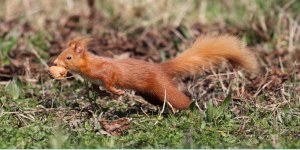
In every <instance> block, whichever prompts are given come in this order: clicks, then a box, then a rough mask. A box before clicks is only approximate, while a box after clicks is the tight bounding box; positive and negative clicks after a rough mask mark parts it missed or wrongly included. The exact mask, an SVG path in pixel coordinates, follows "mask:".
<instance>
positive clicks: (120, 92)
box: [116, 89, 126, 95]
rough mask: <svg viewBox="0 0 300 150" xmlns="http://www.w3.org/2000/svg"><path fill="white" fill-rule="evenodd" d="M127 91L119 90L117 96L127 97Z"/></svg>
mask: <svg viewBox="0 0 300 150" xmlns="http://www.w3.org/2000/svg"><path fill="white" fill-rule="evenodd" d="M125 93H126V92H125V91H124V90H121V89H118V90H117V91H116V94H117V95H125Z"/></svg>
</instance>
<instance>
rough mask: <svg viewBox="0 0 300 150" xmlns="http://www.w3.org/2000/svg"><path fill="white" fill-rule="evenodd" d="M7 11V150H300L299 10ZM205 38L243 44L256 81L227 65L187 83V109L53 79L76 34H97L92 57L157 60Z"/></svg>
mask: <svg viewBox="0 0 300 150" xmlns="http://www.w3.org/2000/svg"><path fill="white" fill-rule="evenodd" d="M0 3H1V8H2V7H3V8H4V9H1V10H0V14H1V15H0V133H1V137H0V148H299V147H300V140H299V139H300V126H299V122H300V97H299V89H300V84H299V81H300V70H299V68H300V67H299V59H300V53H299V50H300V47H299V46H300V45H299V43H300V26H299V13H298V10H299V8H300V2H299V1H292V0H291V1H287V0H282V1H280V0H274V1H263V0H255V1H236V0H228V1H225V0H224V1H217V0H212V1H206V0H202V1H192V0H190V1H180V0H179V1H168V0H162V1H159V2H158V1H154V0H145V1H133V0H128V1H105V0H104V1H96V2H94V1H93V0H88V1H72V0H71V1H59V2H57V1H17V0H13V1H8V0H7V1H2V2H0ZM208 33H209V34H220V33H223V34H224V33H226V34H232V35H236V36H238V37H239V38H241V40H242V41H243V42H244V43H245V44H247V46H248V48H249V49H250V50H251V51H252V52H253V53H254V54H255V55H256V58H257V60H258V62H259V64H260V72H259V73H252V72H247V70H241V69H234V67H233V66H231V65H230V64H222V65H220V66H217V67H216V68H213V69H207V70H205V71H204V72H202V73H200V74H199V75H195V76H191V77H187V78H184V79H180V82H179V84H178V87H179V88H180V89H181V90H182V91H184V92H185V93H186V94H187V95H188V96H189V97H191V99H192V100H193V101H194V103H193V104H192V105H191V108H190V110H184V111H179V112H177V113H173V112H172V111H171V109H169V108H168V107H166V108H165V109H162V108H159V107H156V106H152V105H150V104H148V103H146V102H145V101H144V100H143V99H142V98H141V97H139V96H137V95H135V92H134V91H130V90H126V95H125V96H122V97H118V96H114V95H112V94H110V93H105V92H103V94H100V95H99V94H98V93H96V92H94V91H93V90H92V88H91V87H90V86H91V85H90V83H87V82H85V81H84V80H83V79H82V78H81V77H79V76H77V75H74V74H68V78H67V79H64V80H55V79H52V78H51V77H50V76H49V75H48V72H47V68H48V67H49V66H52V65H53V60H54V59H55V58H56V56H57V55H58V54H59V53H60V52H61V51H62V50H63V48H65V47H66V44H67V42H68V41H69V40H70V39H72V38H74V37H78V36H91V37H94V38H95V39H96V41H97V42H96V43H95V45H93V46H92V47H91V49H90V51H92V52H93V53H95V54H97V55H101V56H106V57H112V58H129V57H130V58H136V59H141V60H145V61H150V62H156V63H159V62H162V61H165V60H168V59H171V58H173V57H175V56H176V55H177V54H179V53H181V52H182V51H184V50H185V49H186V48H188V47H189V46H191V44H192V43H193V41H194V40H195V39H196V38H197V36H199V35H203V34H208Z"/></svg>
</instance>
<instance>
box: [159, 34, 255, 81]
mask: <svg viewBox="0 0 300 150" xmlns="http://www.w3.org/2000/svg"><path fill="white" fill-rule="evenodd" d="M226 60H227V61H229V62H230V63H232V64H233V65H237V66H240V67H243V68H245V69H246V70H248V71H256V70H257V68H258V65H257V61H256V59H255V57H254V55H253V54H252V53H251V52H250V51H249V50H248V49H246V48H245V47H244V46H243V43H242V42H241V41H240V40H239V39H238V38H236V37H234V36H229V35H218V36H213V35H206V36H201V37H199V38H198V39H197V40H196V42H195V43H194V44H193V46H192V47H191V48H190V49H188V50H186V51H184V52H183V53H182V54H180V55H179V56H177V57H176V58H174V59H171V60H169V61H166V62H163V63H161V64H160V65H161V66H162V67H163V69H164V70H165V71H166V73H167V74H169V75H170V76H171V77H175V76H184V75H190V74H195V73H199V72H201V70H203V69H207V68H209V67H211V65H216V64H220V63H222V62H224V61H226Z"/></svg>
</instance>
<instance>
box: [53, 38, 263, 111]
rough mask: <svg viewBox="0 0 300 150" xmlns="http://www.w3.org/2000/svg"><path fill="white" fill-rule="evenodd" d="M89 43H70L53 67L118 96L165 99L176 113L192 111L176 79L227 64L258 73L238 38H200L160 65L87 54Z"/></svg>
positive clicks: (153, 100)
mask: <svg viewBox="0 0 300 150" xmlns="http://www.w3.org/2000/svg"><path fill="white" fill-rule="evenodd" d="M89 41H90V39H86V38H79V39H76V40H73V41H71V42H70V44H69V47H68V48H67V49H66V50H64V51H63V52H62V53H61V54H60V55H59V56H58V58H57V59H56V60H55V61H54V63H55V64H57V65H58V66H62V67H65V68H66V69H68V70H71V71H74V72H76V73H79V74H80V75H81V76H83V77H84V78H86V79H88V80H89V81H91V82H92V84H97V85H103V86H104V87H105V88H106V89H107V90H108V91H110V92H112V93H114V94H117V95H123V94H125V92H124V91H123V90H121V89H118V88H125V89H132V90H136V91H137V92H138V93H139V94H140V95H141V96H142V97H144V98H145V99H146V100H147V101H148V102H150V103H152V104H155V105H162V104H163V102H164V98H165V96H166V100H167V101H168V102H169V103H170V104H171V105H172V106H173V107H174V108H176V109H187V108H189V105H190V103H191V100H190V99H189V98H188V97H187V96H186V95H185V94H183V93H182V92H181V91H179V90H178V89H177V88H176V86H175V84H174V83H173V81H172V78H173V77H176V76H182V75H188V74H193V73H197V72H198V71H201V70H202V69H203V68H207V67H209V66H210V65H211V64H219V63H221V62H223V61H224V60H228V61H229V62H231V63H232V64H234V65H239V66H241V67H244V68H245V69H248V70H255V69H257V63H256V60H255V58H254V56H253V55H252V54H251V53H250V52H249V51H248V50H246V49H245V48H244V47H243V46H242V43H241V42H240V41H239V40H238V39H237V38H235V37H233V36H228V35H221V36H203V37H200V38H198V39H197V41H196V42H195V44H194V45H193V46H192V47H191V48H190V49H188V50H187V51H185V52H183V53H182V54H181V55H179V56H178V57H176V58H174V59H172V60H169V61H167V62H163V63H161V64H153V63H149V62H145V61H141V60H136V59H122V60H115V59H110V58H105V57H100V56H96V55H93V54H91V53H90V52H88V51H87V44H88V42H89ZM68 57H71V59H67V58H68ZM117 87H118V88H117Z"/></svg>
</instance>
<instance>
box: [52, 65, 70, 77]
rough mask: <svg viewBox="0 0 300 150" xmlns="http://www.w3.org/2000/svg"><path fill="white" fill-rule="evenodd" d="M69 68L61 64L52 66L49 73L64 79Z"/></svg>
mask: <svg viewBox="0 0 300 150" xmlns="http://www.w3.org/2000/svg"><path fill="white" fill-rule="evenodd" d="M67 72H68V71H67V69H66V68H64V67H61V66H51V67H50V68H49V70H48V73H49V74H50V75H51V76H52V77H53V78H55V79H64V78H66V76H67Z"/></svg>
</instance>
